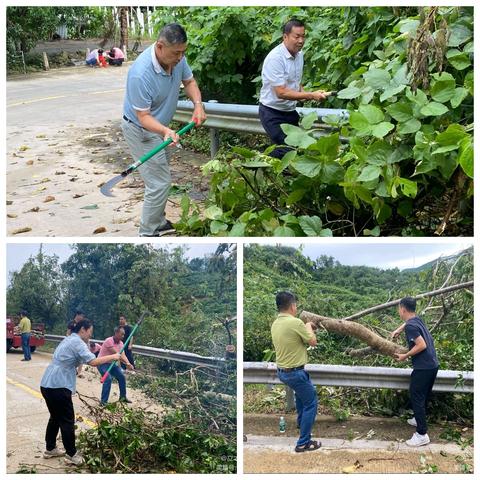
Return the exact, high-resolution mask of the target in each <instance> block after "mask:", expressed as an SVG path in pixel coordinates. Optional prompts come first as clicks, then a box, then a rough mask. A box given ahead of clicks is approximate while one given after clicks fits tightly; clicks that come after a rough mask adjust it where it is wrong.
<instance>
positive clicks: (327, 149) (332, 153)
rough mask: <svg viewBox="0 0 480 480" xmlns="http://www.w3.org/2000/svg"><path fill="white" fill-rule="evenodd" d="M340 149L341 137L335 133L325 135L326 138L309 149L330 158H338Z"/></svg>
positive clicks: (319, 140)
mask: <svg viewBox="0 0 480 480" xmlns="http://www.w3.org/2000/svg"><path fill="white" fill-rule="evenodd" d="M339 148H340V135H339V134H338V133H334V134H333V135H325V136H324V137H320V138H319V139H318V140H317V141H316V142H315V143H314V144H313V145H311V146H310V147H309V148H308V149H309V150H315V151H317V152H320V153H321V154H323V155H326V156H327V157H329V158H337V156H338V149H339Z"/></svg>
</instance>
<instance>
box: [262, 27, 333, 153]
mask: <svg viewBox="0 0 480 480" xmlns="http://www.w3.org/2000/svg"><path fill="white" fill-rule="evenodd" d="M304 43H305V25H304V24H303V22H302V21H300V20H297V19H295V18H292V19H291V20H289V21H288V22H287V23H286V24H285V25H284V26H283V42H282V43H281V44H280V45H277V46H276V47H275V48H274V49H273V50H272V51H271V52H270V53H269V54H268V55H267V56H266V57H265V60H264V62H263V67H262V89H261V90H260V105H259V117H260V121H261V122H262V125H263V128H264V129H265V131H266V132H267V135H268V136H269V137H270V139H271V140H272V142H273V143H275V144H276V145H282V144H284V141H285V137H286V135H285V133H284V132H283V130H282V129H281V127H280V125H281V124H282V123H289V124H291V125H298V121H299V118H300V117H299V115H298V112H297V111H296V110H295V108H296V106H297V101H298V100H315V101H316V102H320V101H322V100H325V99H326V98H327V97H328V96H329V94H330V92H324V91H323V90H317V91H316V92H305V91H304V90H303V87H302V75H303V52H302V48H303V45H304ZM288 151H289V149H288V148H285V147H284V148H276V149H275V150H273V151H272V152H271V153H270V156H272V157H276V158H282V157H283V156H284V155H285V153H287V152H288Z"/></svg>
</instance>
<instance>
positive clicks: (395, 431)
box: [243, 414, 473, 473]
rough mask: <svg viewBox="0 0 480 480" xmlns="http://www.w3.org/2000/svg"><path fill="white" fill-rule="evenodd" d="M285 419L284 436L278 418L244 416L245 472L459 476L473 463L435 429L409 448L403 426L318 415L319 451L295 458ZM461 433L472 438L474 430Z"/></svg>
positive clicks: (292, 427)
mask: <svg viewBox="0 0 480 480" xmlns="http://www.w3.org/2000/svg"><path fill="white" fill-rule="evenodd" d="M285 419H286V424H287V425H286V434H280V433H279V431H278V415H260V414H244V433H245V435H246V438H247V441H246V442H244V444H243V446H244V472H245V473H412V472H417V473H435V472H439V473H460V472H462V464H463V463H469V464H473V449H472V448H466V449H465V450H462V448H461V447H460V446H458V445H457V444H455V443H452V442H448V441H447V440H445V439H442V438H440V434H441V432H442V427H441V426H439V425H432V426H430V427H429V436H430V439H431V442H432V443H431V444H430V445H428V446H426V447H422V448H421V449H412V448H410V447H408V446H406V445H405V444H404V441H405V440H406V439H408V438H410V437H411V435H412V433H413V430H414V429H412V427H411V426H409V425H408V424H406V422H405V421H402V420H400V419H389V418H373V417H351V418H350V419H349V420H348V421H345V422H337V421H336V420H335V419H334V418H333V417H330V416H325V415H322V416H319V417H317V420H316V422H315V428H314V430H313V436H314V438H317V439H320V440H321V441H322V443H323V447H322V448H321V449H320V450H318V451H315V452H309V453H305V454H298V453H294V452H293V446H294V445H295V440H296V435H297V432H298V431H297V429H296V421H295V415H292V414H289V415H286V416H285ZM462 434H463V436H464V437H465V438H471V437H473V430H472V429H465V430H464V431H463V432H462ZM285 435H286V436H285ZM345 468H346V469H347V471H346V472H344V469H345Z"/></svg>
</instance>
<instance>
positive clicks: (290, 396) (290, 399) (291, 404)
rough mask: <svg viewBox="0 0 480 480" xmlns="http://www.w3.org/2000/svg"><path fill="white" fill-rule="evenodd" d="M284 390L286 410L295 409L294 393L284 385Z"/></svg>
mask: <svg viewBox="0 0 480 480" xmlns="http://www.w3.org/2000/svg"><path fill="white" fill-rule="evenodd" d="M285 391H286V395H285V401H286V411H287V412H291V411H292V410H295V395H294V393H293V390H292V389H291V388H290V387H287V386H286V387H285Z"/></svg>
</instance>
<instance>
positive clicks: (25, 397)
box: [6, 350, 163, 473]
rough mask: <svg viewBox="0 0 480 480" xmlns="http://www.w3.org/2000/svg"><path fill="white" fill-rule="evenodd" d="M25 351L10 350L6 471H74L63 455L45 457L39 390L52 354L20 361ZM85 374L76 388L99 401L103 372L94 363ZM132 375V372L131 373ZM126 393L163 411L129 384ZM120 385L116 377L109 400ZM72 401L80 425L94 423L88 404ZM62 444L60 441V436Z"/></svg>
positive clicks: (45, 417) (136, 401)
mask: <svg viewBox="0 0 480 480" xmlns="http://www.w3.org/2000/svg"><path fill="white" fill-rule="evenodd" d="M21 358H23V355H22V353H21V351H19V350H13V351H11V352H10V353H8V354H7V365H6V374H7V432H6V433H7V452H6V456H7V473H16V472H17V471H18V470H19V468H21V466H22V465H23V466H25V467H26V468H27V469H35V471H36V473H62V472H72V471H74V469H73V467H66V466H65V464H64V462H63V459H62V458H52V459H48V460H47V459H44V458H42V453H43V451H44V449H45V443H44V437H45V428H46V425H47V422H48V418H49V413H48V410H47V407H46V405H45V401H44V400H43V398H42V396H41V393H40V386H39V385H40V380H41V378H42V376H43V373H44V371H45V368H46V367H47V366H48V364H49V362H50V360H51V354H49V353H45V352H35V353H34V354H33V355H32V361H31V362H21V361H20V360H21ZM83 375H84V378H78V379H77V392H78V393H80V395H83V396H85V397H92V399H88V398H86V400H87V402H97V401H98V399H99V398H100V392H101V388H102V385H101V383H100V374H99V373H98V370H97V369H96V368H94V367H89V366H86V367H84V371H83ZM128 375H131V374H128ZM128 375H127V396H128V398H129V399H130V400H131V401H132V402H133V403H132V406H133V407H135V406H136V407H137V408H138V407H141V408H142V409H143V410H146V411H151V412H155V413H162V411H163V410H162V408H161V407H160V405H158V404H156V403H154V402H153V401H152V400H151V399H149V398H148V397H147V396H146V395H144V394H143V393H142V392H141V391H137V390H134V389H132V388H130V387H129V385H128ZM118 397H119V389H118V384H117V382H116V380H114V381H113V384H112V389H111V392H110V398H109V401H110V402H113V401H116V400H118ZM73 404H74V408H75V414H76V419H77V422H76V424H77V428H78V429H87V428H92V427H94V426H95V424H94V422H93V420H92V419H91V418H89V412H88V408H87V407H86V406H85V405H84V404H83V403H82V402H81V401H80V399H79V397H78V395H75V396H74V397H73ZM59 445H60V446H61V441H60V440H59Z"/></svg>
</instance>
